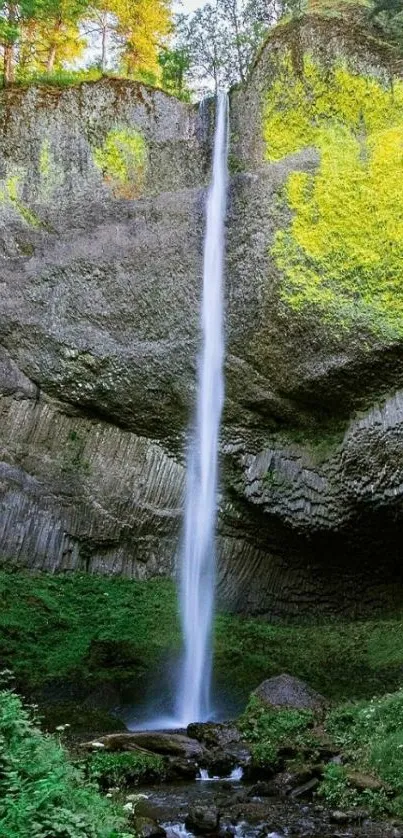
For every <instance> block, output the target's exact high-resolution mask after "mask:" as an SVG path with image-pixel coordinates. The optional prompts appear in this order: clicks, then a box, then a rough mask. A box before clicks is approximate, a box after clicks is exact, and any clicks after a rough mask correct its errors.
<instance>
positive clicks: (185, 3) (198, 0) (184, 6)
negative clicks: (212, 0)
mask: <svg viewBox="0 0 403 838" xmlns="http://www.w3.org/2000/svg"><path fill="white" fill-rule="evenodd" d="M174 6H175V11H178V12H184V13H187V12H194V10H195V9H199V8H200V6H204V0H182V2H180V0H176V1H175V3H174Z"/></svg>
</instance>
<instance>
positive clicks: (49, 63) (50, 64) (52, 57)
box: [46, 44, 57, 73]
mask: <svg viewBox="0 0 403 838" xmlns="http://www.w3.org/2000/svg"><path fill="white" fill-rule="evenodd" d="M56 49H57V46H56V44H52V46H51V48H50V50H49V55H48V60H47V62H46V72H47V73H52V72H53V68H54V66H55V60H56Z"/></svg>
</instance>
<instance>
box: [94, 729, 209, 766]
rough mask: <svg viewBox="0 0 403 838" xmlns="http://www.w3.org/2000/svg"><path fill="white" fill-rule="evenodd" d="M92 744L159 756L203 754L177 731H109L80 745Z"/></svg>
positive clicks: (197, 755)
mask: <svg viewBox="0 0 403 838" xmlns="http://www.w3.org/2000/svg"><path fill="white" fill-rule="evenodd" d="M94 744H97V745H98V747H102V748H104V749H105V750H106V751H133V750H134V751H137V750H139V751H147V752H148V753H154V754H160V755H161V756H170V757H180V758H184V759H192V760H197V759H200V758H202V757H203V756H204V755H205V753H206V752H205V749H204V748H203V746H202V745H201V744H200V742H197V741H196V739H191V738H190V737H189V736H183V735H182V734H179V733H162V732H159V731H150V732H148V731H139V732H137V733H111V734H109V735H108V736H102V737H99V739H98V740H97V743H93V742H84V743H83V745H82V746H81V747H83V748H87V749H91V748H93V746H94Z"/></svg>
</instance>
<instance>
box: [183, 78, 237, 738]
mask: <svg viewBox="0 0 403 838" xmlns="http://www.w3.org/2000/svg"><path fill="white" fill-rule="evenodd" d="M227 157H228V98H227V95H226V94H225V93H219V94H218V97H217V110H216V129H215V138H214V159H213V176H212V182H211V186H210V189H209V194H208V199H207V211H206V232H205V239H204V266H203V307H202V327H203V345H202V350H201V354H200V359H199V373H198V399H197V414H196V429H195V436H194V439H193V443H192V446H191V449H190V452H189V459H188V479H187V493H186V505H185V523H184V541H183V547H182V556H181V616H182V627H183V635H184V659H183V666H182V672H181V681H180V684H179V690H178V700H177V704H178V708H177V712H178V717H179V719H180V721H181V724H183V725H187V724H188V723H189V722H194V721H204V720H206V719H207V718H208V717H209V714H210V681H211V663H212V651H211V623H212V616H213V601H214V582H215V546H214V537H215V525H216V513H217V471H218V463H217V460H218V438H219V430H220V418H221V411H222V405H223V397H224V375H223V360H224V337H223V273H224V236H225V231H224V224H225V213H226V193H227Z"/></svg>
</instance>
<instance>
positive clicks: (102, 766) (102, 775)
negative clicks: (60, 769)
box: [87, 752, 166, 788]
mask: <svg viewBox="0 0 403 838" xmlns="http://www.w3.org/2000/svg"><path fill="white" fill-rule="evenodd" d="M87 773H88V775H89V777H90V778H91V779H93V780H96V781H97V782H98V783H99V784H100V785H101V786H102V788H109V787H110V786H119V787H122V786H129V785H138V783H144V782H150V783H154V782H158V781H160V780H163V779H164V778H165V775H166V769H165V762H164V759H163V757H161V756H158V755H157V754H142V753H140V752H139V753H135V752H130V753H116V754H115V753H109V754H108V753H103V752H100V753H96V754H93V755H91V756H90V757H89V759H88V763H87Z"/></svg>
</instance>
